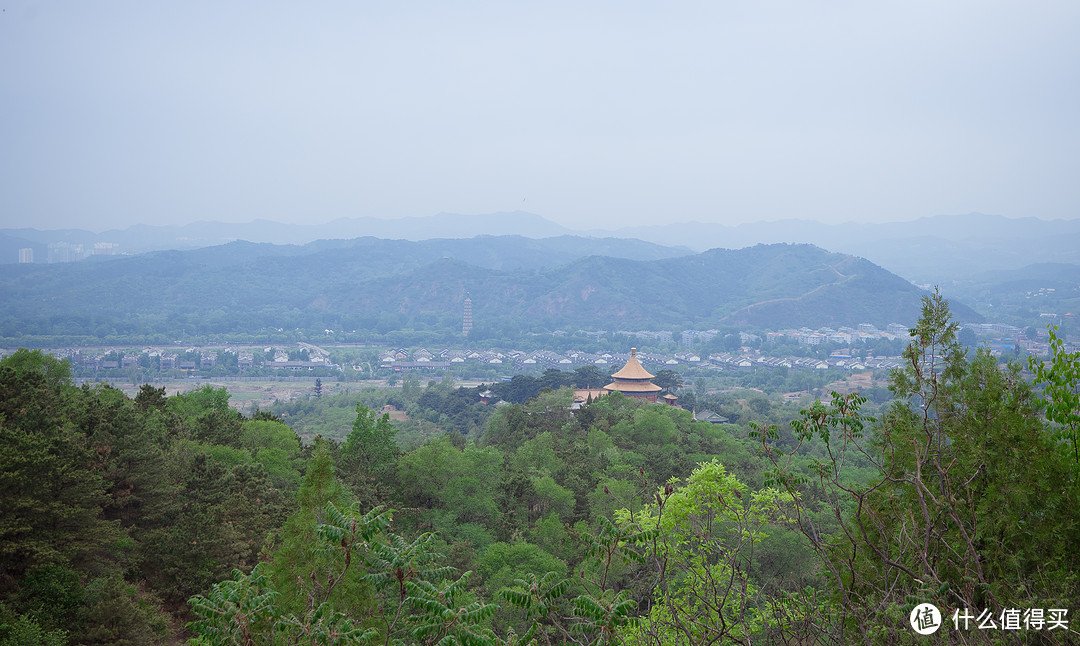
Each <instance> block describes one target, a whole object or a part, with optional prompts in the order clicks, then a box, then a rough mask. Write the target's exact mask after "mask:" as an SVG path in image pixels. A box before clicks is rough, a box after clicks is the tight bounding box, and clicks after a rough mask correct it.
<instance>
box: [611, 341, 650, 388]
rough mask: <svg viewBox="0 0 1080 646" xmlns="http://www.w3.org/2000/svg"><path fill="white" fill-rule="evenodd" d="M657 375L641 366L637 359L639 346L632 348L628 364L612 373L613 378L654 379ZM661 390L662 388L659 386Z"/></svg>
mask: <svg viewBox="0 0 1080 646" xmlns="http://www.w3.org/2000/svg"><path fill="white" fill-rule="evenodd" d="M655 376H656V375H653V374H650V373H649V371H648V370H646V369H645V368H642V367H641V363H640V362H639V361H638V360H637V348H630V359H628V360H627V362H626V365H625V366H623V367H622V370H620V371H618V372H616V373H615V374H613V375H611V378H612V379H652V378H653V377H655ZM657 390H660V388H657Z"/></svg>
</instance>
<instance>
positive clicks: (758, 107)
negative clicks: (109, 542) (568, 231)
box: [0, 0, 1080, 230]
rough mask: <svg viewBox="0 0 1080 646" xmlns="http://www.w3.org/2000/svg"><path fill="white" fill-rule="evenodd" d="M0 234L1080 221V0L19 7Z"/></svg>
mask: <svg viewBox="0 0 1080 646" xmlns="http://www.w3.org/2000/svg"><path fill="white" fill-rule="evenodd" d="M0 9H2V11H0V227H17V226H33V227H37V228H61V227H76V226H77V227H81V228H89V229H93V230H103V229H107V228H113V227H124V226H127V225H130V224H134V223H138V222H146V223H164V224H182V223H185V222H190V221H195V220H222V221H234V222H242V221H249V220H252V219H255V218H260V217H261V218H269V219H272V220H277V221H281V222H325V221H329V220H332V219H336V218H339V217H349V216H376V217H405V216H425V215H433V214H435V213H438V212H441V211H446V212H454V213H489V212H494V211H512V210H519V209H520V210H527V211H531V212H534V213H537V214H539V215H541V216H543V217H545V218H548V219H550V220H554V221H556V222H558V223H560V224H564V225H567V226H571V227H574V228H579V229H581V228H590V227H614V226H619V225H620V224H628V225H633V224H646V223H652V222H676V221H691V220H696V221H715V222H726V223H739V222H746V221H752V220H775V219H780V218H788V217H800V218H808V219H817V220H821V221H824V222H830V223H836V222H844V221H886V220H910V219H914V218H918V217H922V216H929V215H937V214H949V213H967V212H970V211H980V212H984V213H994V214H1000V215H1005V216H1009V217H1024V216H1036V217H1041V218H1076V217H1080V181H1078V177H1080V163H1078V154H1080V38H1078V37H1077V34H1078V33H1080V2H1077V1H1076V0H1061V1H1053V2H1039V1H1037V0H1031V1H1019V0H1018V1H1015V2H994V1H990V0H970V1H950V0H934V1H926V2H920V1H904V2H886V1H880V2H879V1H873V2H868V1H865V0H860V1H857V2H856V1H852V2H841V1H821V2H819V1H807V0H795V1H791V2H769V1H759V0H753V1H749V0H748V1H727V0H712V1H708V2H671V3H659V2H630V1H625V0H623V1H619V2H580V1H576V2H560V1H546V2H536V3H525V2H510V1H503V2H480V1H459V2H424V1H415V2H378V3H376V2H341V3H336V2H267V1H265V0H262V1H258V2H240V1H234V0H226V1H217V0H216V1H213V2H192V1H185V2H168V3H165V2H145V1H142V0H140V1H137V2H135V1H131V2H120V1H115V2H114V1H108V0H100V1H95V0H79V1H71V2H63V1H49V2H25V1H20V0H0Z"/></svg>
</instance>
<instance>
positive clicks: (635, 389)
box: [604, 348, 670, 403]
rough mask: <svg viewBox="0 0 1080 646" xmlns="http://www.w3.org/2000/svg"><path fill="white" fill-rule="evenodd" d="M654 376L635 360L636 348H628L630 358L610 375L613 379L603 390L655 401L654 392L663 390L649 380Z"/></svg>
mask: <svg viewBox="0 0 1080 646" xmlns="http://www.w3.org/2000/svg"><path fill="white" fill-rule="evenodd" d="M655 376H656V375H653V374H650V373H649V372H648V371H647V370H645V368H643V367H641V362H639V361H638V360H637V348H630V358H629V359H628V360H627V361H626V365H625V366H623V367H622V370H620V371H618V372H616V373H615V374H613V375H611V378H612V379H614V380H615V381H613V382H611V383H610V384H608V385H606V386H604V390H605V391H607V392H615V391H618V392H620V393H622V394H624V395H626V396H627V397H636V398H638V399H644V400H646V401H650V402H654V403H655V402H656V394H657V393H658V392H660V391H661V390H663V389H662V388H660V386H657V385H656V384H654V383H653V382H652V381H650V379H652V378H653V377H655ZM669 403H670V402H669Z"/></svg>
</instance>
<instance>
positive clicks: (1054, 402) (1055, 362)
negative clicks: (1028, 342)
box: [1028, 326, 1080, 474]
mask: <svg viewBox="0 0 1080 646" xmlns="http://www.w3.org/2000/svg"><path fill="white" fill-rule="evenodd" d="M1047 332H1048V333H1049V335H1050V364H1049V365H1047V364H1046V363H1044V362H1042V361H1038V360H1036V359H1035V357H1034V356H1029V357H1028V367H1030V368H1031V371H1032V372H1033V373H1035V384H1036V385H1037V386H1041V387H1042V391H1043V398H1044V400H1045V403H1046V418H1047V419H1049V420H1050V421H1051V422H1054V424H1055V437H1057V438H1058V439H1059V440H1061V441H1063V442H1064V443H1065V444H1066V446H1067V447H1068V449H1069V454H1070V455H1071V459H1072V463H1073V468H1074V470H1075V472H1076V474H1080V352H1066V351H1065V341H1064V339H1063V338H1062V337H1060V336H1058V334H1057V328H1056V327H1049V326H1048V327H1047Z"/></svg>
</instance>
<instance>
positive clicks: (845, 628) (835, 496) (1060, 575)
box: [758, 293, 1078, 644]
mask: <svg viewBox="0 0 1080 646" xmlns="http://www.w3.org/2000/svg"><path fill="white" fill-rule="evenodd" d="M904 358H905V368H904V369H902V370H898V371H895V372H894V373H893V376H892V377H893V386H892V389H893V394H894V397H895V400H894V402H893V404H892V405H891V406H890V408H889V409H888V411H887V413H886V415H885V416H884V418H883V420H882V421H881V427H880V428H878V429H875V430H876V432H875V433H874V435H873V436H871V437H866V436H865V435H864V431H865V428H866V425H867V422H868V421H869V420H868V419H867V418H866V416H865V415H863V414H862V412H861V411H860V406H861V405H862V404H863V403H864V401H865V400H864V399H863V398H862V397H860V396H858V395H840V394H837V393H833V395H832V401H831V403H829V404H827V405H826V404H822V403H820V402H818V403H816V404H815V405H814V406H812V407H811V408H809V409H807V410H804V411H803V413H802V415H801V416H800V418H799V419H798V420H795V421H794V422H792V429H793V431H794V432H795V435H796V437H797V438H798V440H799V441H800V442H802V443H810V444H813V443H820V446H822V447H823V448H824V453H823V454H822V455H821V456H820V457H819V458H817V459H815V460H814V461H813V462H812V463H811V464H810V465H809V468H807V469H805V470H803V469H801V468H800V467H799V460H798V459H797V457H796V456H797V454H798V452H799V449H798V448H797V447H796V448H793V449H789V450H781V449H779V447H778V444H777V440H778V438H779V435H778V433H777V431H776V429H775V427H772V428H769V429H763V430H761V431H759V434H758V437H760V438H761V441H762V448H763V450H764V451H765V453H766V455H767V456H768V457H769V459H770V460H771V461H772V462H773V464H774V465H775V470H774V472H773V474H772V476H771V481H772V482H774V483H775V484H776V485H777V486H779V487H781V488H782V489H783V490H785V491H786V492H787V496H786V503H785V504H789V505H791V506H792V507H793V515H794V517H795V518H796V524H797V527H798V529H799V531H800V532H801V533H802V534H803V536H804V537H805V539H806V541H807V543H808V545H809V546H810V547H811V548H812V549H813V550H814V551H815V552H816V553H817V554H818V555H819V557H820V561H819V562H820V564H821V566H822V568H823V571H824V573H825V574H826V575H827V576H828V580H829V582H830V584H831V587H832V588H833V590H834V591H835V593H836V603H837V606H838V607H837V612H834V613H825V614H823V615H821V616H822V617H835V618H836V619H837V620H838V621H837V623H834V624H830V623H829V622H825V621H822V622H817V624H816V626H815V627H814V629H813V630H814V631H817V632H819V633H825V634H830V635H832V638H833V639H834V640H836V641H857V642H863V643H867V644H869V643H877V642H887V641H890V640H896V639H900V638H901V635H903V634H904V630H905V629H904V625H905V624H904V622H903V618H904V617H906V616H907V612H909V611H910V610H911V608H912V607H914V605H915V604H914V603H913V602H912V600H918V601H917V602H922V601H926V602H930V603H934V604H935V605H937V606H938V607H939V608H941V609H942V610H943V613H944V614H946V615H948V614H951V613H952V611H953V610H954V609H964V608H967V609H986V610H989V611H990V612H992V613H998V614H1000V612H1001V611H1002V610H1003V609H1004V608H1010V607H1011V608H1017V607H1020V608H1022V607H1045V606H1047V604H1050V605H1053V604H1055V603H1057V604H1062V603H1064V604H1065V605H1069V604H1070V603H1073V601H1072V599H1075V598H1076V596H1077V594H1076V592H1075V590H1076V588H1075V581H1076V578H1075V574H1074V573H1075V572H1076V568H1077V562H1076V557H1075V556H1074V555H1073V554H1072V552H1071V551H1070V550H1068V549H1067V548H1064V547H1063V546H1064V545H1068V544H1073V543H1074V542H1075V541H1076V540H1077V536H1078V535H1077V519H1076V516H1075V513H1074V512H1073V511H1071V509H1074V508H1075V507H1073V505H1075V504H1076V500H1077V490H1076V487H1075V485H1074V484H1072V482H1071V480H1070V479H1069V478H1068V477H1066V470H1067V466H1066V464H1065V462H1064V460H1063V459H1062V455H1061V453H1060V452H1058V451H1055V450H1054V441H1053V438H1052V437H1051V436H1050V435H1049V434H1048V433H1047V430H1046V428H1045V427H1044V425H1043V423H1042V420H1041V417H1040V415H1039V403H1038V402H1037V400H1036V399H1035V398H1034V397H1033V395H1032V392H1031V389H1030V387H1029V386H1028V385H1027V384H1025V383H1024V381H1023V380H1022V379H1020V376H1019V369H1018V368H1017V367H1016V366H1010V367H1008V368H1007V369H1006V370H1001V369H1000V368H999V367H998V365H997V362H996V361H995V359H994V358H993V357H992V356H990V355H989V354H988V353H986V352H979V353H978V354H977V355H976V356H975V358H974V360H972V361H968V360H967V359H966V357H965V355H964V353H963V351H962V349H961V348H960V346H959V344H958V343H957V341H956V325H955V324H954V323H953V322H952V321H951V319H950V316H949V309H948V305H947V303H946V302H945V300H944V299H943V298H941V296H940V295H939V294H936V293H935V294H933V295H932V296H929V297H926V298H925V299H924V303H923V314H922V317H921V318H920V320H919V322H918V323H917V324H916V326H915V328H914V329H913V330H912V340H911V343H910V345H909V346H908V348H907V350H905V353H904ZM853 468H854V469H859V471H861V473H860V474H859V475H858V477H855V478H853V475H854V474H853V473H852V471H853ZM1017 528H1024V529H1023V531H1021V532H1018V531H1017ZM1064 599H1068V600H1069V601H1064ZM807 630H810V629H809V628H808V629H807ZM978 637H983V635H982V634H981V633H980V634H978V635H973V638H978ZM788 638H795V637H794V636H790V635H789V636H788ZM800 638H802V637H800Z"/></svg>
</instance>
